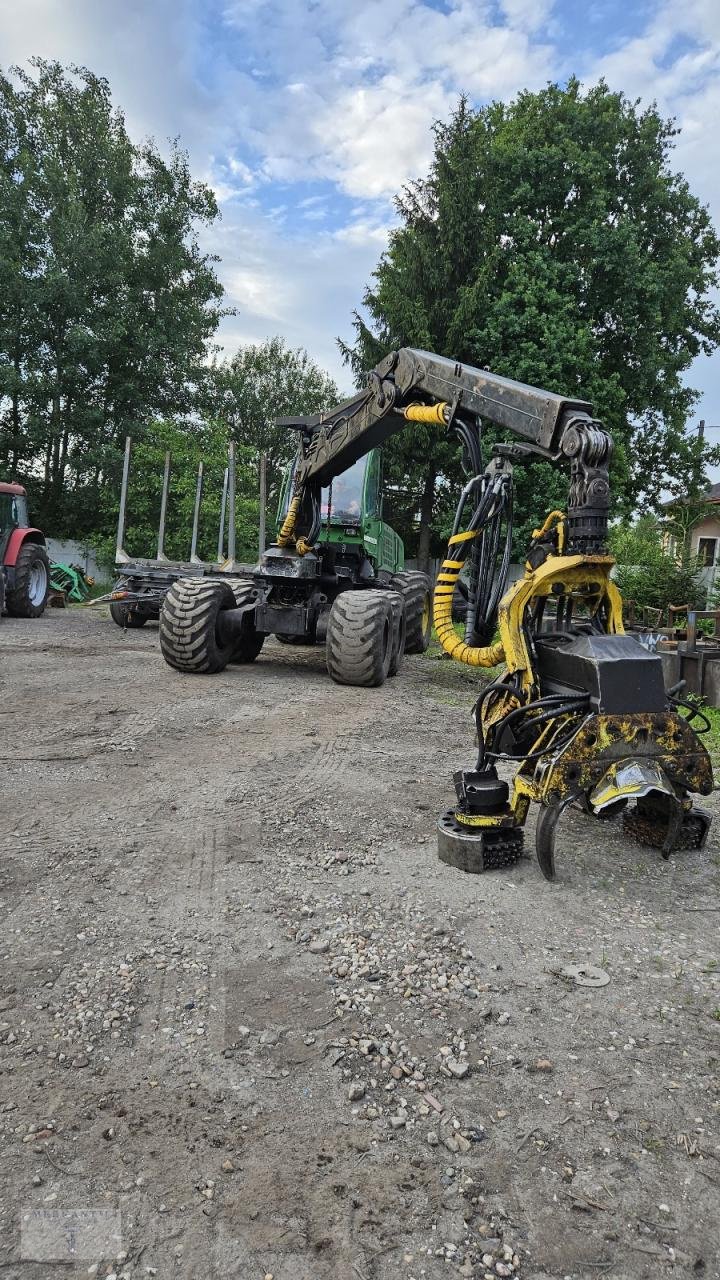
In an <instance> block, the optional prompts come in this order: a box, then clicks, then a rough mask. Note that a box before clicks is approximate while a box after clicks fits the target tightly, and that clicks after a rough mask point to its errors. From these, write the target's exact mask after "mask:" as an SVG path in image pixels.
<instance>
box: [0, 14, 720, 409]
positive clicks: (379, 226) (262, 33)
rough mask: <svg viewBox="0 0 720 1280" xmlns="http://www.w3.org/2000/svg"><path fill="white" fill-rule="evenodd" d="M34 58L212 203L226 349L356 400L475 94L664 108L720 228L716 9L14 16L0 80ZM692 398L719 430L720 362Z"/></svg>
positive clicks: (6, 32)
mask: <svg viewBox="0 0 720 1280" xmlns="http://www.w3.org/2000/svg"><path fill="white" fill-rule="evenodd" d="M33 54H39V55H41V56H43V57H46V58H58V59H60V60H61V61H62V62H66V63H70V62H76V63H82V64H85V65H87V66H89V67H91V68H92V69H93V70H94V71H96V72H97V73H99V74H102V75H105V76H107V78H108V79H109V81H110V83H111V85H112V88H113V93H114V97H115V101H116V103H117V104H118V105H119V106H120V107H121V108H122V109H123V111H124V113H125V116H126V119H127V123H128V127H129V129H130V131H131V133H132V134H133V136H135V137H138V138H139V137H142V136H145V135H148V134H149V135H152V136H154V137H155V138H156V140H157V141H158V142H159V143H160V144H161V145H162V144H163V143H164V141H165V140H166V139H168V138H169V137H174V136H177V137H179V138H180V140H181V142H182V143H183V145H184V146H186V147H187V149H188V151H189V152H190V156H191V160H192V165H193V169H194V172H195V173H196V174H197V176H198V177H202V178H204V179H205V180H206V181H207V182H209V183H210V184H211V185H212V186H213V187H214V189H215V191H216V193H217V196H218V199H219V201H220V205H221V209H222V215H223V216H222V219H221V221H219V222H218V224H217V225H216V226H215V227H214V228H213V229H212V231H211V232H210V233H209V234H208V236H207V237H206V244H207V248H208V249H211V250H212V251H214V252H215V253H217V254H219V255H220V258H221V260H222V261H221V265H220V274H221V277H222V280H223V283H224V285H225V287H226V290H227V292H228V296H229V300H230V302H231V303H232V305H233V306H234V307H236V308H237V315H236V316H234V317H231V318H228V319H227V320H226V321H225V322H224V325H223V330H222V333H221V340H222V343H223V345H224V347H225V348H226V350H228V351H232V350H234V349H235V348H236V347H237V346H238V345H239V344H240V343H243V342H250V341H257V340H260V339H262V338H264V337H266V336H268V335H269V334H274V333H281V334H283V335H284V336H285V337H286V338H287V339H288V341H289V342H290V343H291V344H292V345H302V346H305V347H307V349H308V350H309V351H310V353H311V355H313V356H314V357H315V358H316V359H317V360H318V361H319V362H320V363H321V364H323V365H324V366H325V367H326V368H328V369H329V370H330V371H331V372H332V373H333V374H334V375H335V376H336V378H337V379H338V381H339V382H340V384H341V387H343V386H347V385H348V381H349V379H348V375H347V373H346V371H344V370H343V368H342V365H341V362H340V358H339V355H338V352H337V347H336V345H335V339H336V337H337V336H338V335H341V336H343V337H345V338H348V337H350V336H351V316H352V311H353V309H354V308H355V307H357V306H358V305H359V304H360V301H361V298H362V291H363V287H364V285H365V284H366V282H367V281H368V279H369V276H370V273H371V271H372V269H373V266H374V265H375V263H376V262H377V260H378V257H379V255H380V254H381V252H382V250H383V247H384V245H385V243H386V237H387V231H388V228H389V227H390V226H391V225H392V219H393V211H392V195H393V193H394V192H395V191H397V190H398V188H399V187H400V186H401V185H402V183H403V182H406V181H408V180H409V179H411V178H413V177H416V176H418V175H420V174H422V173H424V172H425V170H426V169H427V165H428V162H429V159H430V154H431V133H430V128H431V125H432V122H433V120H434V119H437V118H438V117H443V116H446V115H447V114H448V113H449V112H450V111H451V110H452V107H453V105H454V103H455V102H456V100H457V96H458V94H459V93H460V92H461V91H465V92H467V93H468V94H469V95H470V97H471V99H472V100H473V101H475V102H477V103H481V102H483V101H487V100H488V99H489V98H494V97H509V96H512V95H513V94H514V93H516V92H517V91H518V90H520V89H522V88H539V87H541V86H542V85H543V84H545V83H546V82H547V81H548V80H564V79H565V78H567V76H568V75H570V74H573V73H574V74H576V75H578V76H579V77H580V78H581V80H583V81H584V82H585V83H586V84H590V83H593V82H594V81H596V80H597V79H598V78H599V77H600V76H601V75H603V76H605V78H606V79H607V80H608V82H609V83H610V85H611V86H612V87H613V88H620V89H623V90H625V92H626V93H628V94H629V95H631V96H633V97H636V96H637V97H640V98H641V99H642V100H643V101H646V102H649V101H651V100H653V99H655V100H657V102H658V104H659V106H660V108H661V110H662V111H663V112H665V113H666V114H670V115H674V116H676V117H677V119H678V123H679V124H680V125H681V127H682V130H683V132H682V134H681V136H680V139H679V141H678V146H677V150H676V153H675V159H676V167H677V168H678V169H681V170H683V171H684V172H685V173H686V174H687V177H688V179H689V181H690V184H691V186H692V188H693V189H694V190H695V191H696V192H697V194H699V195H700V196H701V198H702V199H703V200H705V201H706V202H708V203H709V204H710V206H711V208H712V210H713V213H714V216H715V221H716V223H720V128H719V127H718V126H719V123H720V74H719V72H720V0H682V3H677V0H586V2H585V3H583V0H579V2H578V0H487V2H484V0H306V2H305V3H300V2H299V0H204V2H203V0H123V2H121V0H22V2H21V3H18V0H0V64H2V65H3V66H4V67H7V66H8V65H10V64H11V63H14V62H24V61H25V60H26V59H28V58H29V57H31V56H32V55H33ZM690 380H691V382H692V384H693V385H695V386H696V387H698V388H699V389H700V390H701V391H702V392H703V400H702V402H701V405H700V407H699V410H698V416H704V417H705V418H706V419H707V420H708V421H709V422H713V423H715V422H718V423H720V359H719V358H718V357H713V358H711V359H707V358H704V359H702V360H701V361H698V363H697V364H696V366H695V367H694V368H693V370H692V371H691V374H690Z"/></svg>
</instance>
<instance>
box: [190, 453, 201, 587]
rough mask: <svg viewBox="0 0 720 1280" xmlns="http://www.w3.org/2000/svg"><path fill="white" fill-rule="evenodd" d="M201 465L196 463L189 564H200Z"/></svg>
mask: <svg viewBox="0 0 720 1280" xmlns="http://www.w3.org/2000/svg"><path fill="white" fill-rule="evenodd" d="M202 488H203V464H202V462H199V463H198V473H197V485H196V486H195V511H194V512H193V527H192V541H191V543H190V563H191V564H200V563H201V562H200V561H199V560H198V558H197V540H198V527H199V524H200V503H201V501H202Z"/></svg>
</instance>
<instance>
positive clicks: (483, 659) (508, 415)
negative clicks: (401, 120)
mask: <svg viewBox="0 0 720 1280" xmlns="http://www.w3.org/2000/svg"><path fill="white" fill-rule="evenodd" d="M414 422H415V423H417V422H421V423H437V424H440V425H441V426H443V427H444V428H446V429H447V431H448V432H452V433H454V434H455V435H456V436H457V438H458V440H459V442H460V445H461V446H462V450H463V457H464V460H465V464H466V471H467V476H468V479H467V483H466V484H465V486H464V488H463V491H462V494H461V496H460V500H459V503H458V508H457V513H456V517H455V522H454V527H453V530H452V534H451V536H450V539H449V545H448V551H447V555H446V558H445V560H444V561H443V564H442V567H441V570H440V573H439V574H438V578H437V583H436V585H435V592H434V600H433V622H434V626H435V632H436V635H437V638H438V641H439V642H440V644H441V646H442V647H443V649H444V650H446V652H447V653H448V654H449V655H450V656H451V657H453V658H455V659H456V660H458V661H460V662H464V663H467V664H468V665H469V666H471V667H477V668H492V669H494V670H493V677H492V678H491V679H490V681H489V682H488V681H485V682H484V683H483V684H482V685H481V686H480V688H479V695H478V698H477V701H476V703H475V721H476V727H477V739H478V748H479V749H478V755H477V759H476V761H475V763H474V764H473V766H472V767H471V768H469V769H464V770H460V771H459V772H458V773H456V774H455V776H454V779H453V781H454V785H455V791H456V800H455V803H454V804H453V805H452V807H451V808H450V809H448V811H447V812H446V813H444V814H443V815H442V816H441V817H440V820H439V823H438V844H439V853H440V857H441V858H442V859H443V860H445V861H447V862H450V863H452V864H454V865H456V866H459V867H461V868H463V869H464V870H467V871H478V870H481V869H483V868H485V867H491V866H502V865H507V864H511V863H513V862H515V861H517V859H518V858H519V857H520V855H521V851H522V842H523V825H524V823H525V820H526V817H527V814H528V810H529V807H530V804H531V802H536V803H537V804H538V805H539V806H540V813H539V816H538V821H537V835H536V852H537V857H538V861H539V863H540V867H541V870H542V872H543V874H544V875H545V876H546V877H547V878H548V879H552V878H554V875H555V866H554V844H555V830H556V826H557V823H558V819H559V818H560V816H561V814H562V813H563V811H564V810H565V808H566V807H567V806H568V805H569V804H571V803H577V804H579V805H581V806H582V807H583V808H584V809H585V811H586V812H587V813H588V814H590V815H592V816H594V817H596V818H600V819H602V818H608V817H610V816H612V815H614V814H616V813H619V812H620V811H624V821H625V826H626V830H627V831H628V833H629V834H631V835H632V836H634V837H635V838H637V839H639V840H640V841H642V842H645V843H648V844H651V845H655V846H657V847H658V848H659V849H660V850H661V852H662V855H663V857H665V858H667V857H669V856H670V853H671V852H672V851H674V850H676V849H681V848H688V847H691V848H695V847H701V846H702V845H703V844H704V842H705V839H706V836H707V831H708V827H709V823H710V819H709V816H708V815H707V813H706V812H705V811H703V810H702V809H700V808H697V807H693V802H692V799H691V797H692V794H693V793H700V794H701V795H707V794H709V793H710V791H711V790H712V769H711V764H710V758H709V755H708V753H707V751H706V750H705V747H704V746H703V744H702V742H701V741H700V738H699V737H698V734H697V733H696V730H695V728H694V725H693V723H692V722H693V721H694V720H695V719H696V718H697V717H700V718H702V713H701V712H699V711H698V710H697V708H696V707H695V706H694V705H684V704H682V702H681V701H680V700H679V699H678V698H677V697H676V696H675V695H676V693H677V692H678V691H677V689H675V690H670V691H666V689H665V686H664V681H663V672H662V663H661V659H660V657H659V655H657V654H653V653H650V652H649V651H648V650H647V649H645V648H643V646H642V645H641V644H640V643H639V641H638V640H637V639H636V638H635V637H634V636H633V635H631V634H626V633H625V628H624V625H623V617H622V601H621V598H620V593H619V591H618V588H617V586H616V585H615V583H614V582H613V580H612V577H611V570H612V567H613V563H614V561H613V559H612V557H611V556H610V555H609V554H608V550H607V526H608V511H609V502H610V487H609V477H608V469H609V463H610V457H611V452H612V440H611V437H610V435H609V434H608V432H607V431H606V430H605V429H604V427H603V426H602V424H601V423H600V422H598V421H597V420H596V419H595V418H594V416H593V410H592V406H591V405H590V404H588V403H587V402H585V401H581V400H578V399H573V398H566V397H564V396H560V395H556V394H554V393H553V392H549V391H543V390H540V389H538V388H536V387H531V386H526V385H525V384H523V383H520V382H515V381H513V380H512V379H509V378H504V377H499V376H497V375H495V374H493V373H490V372H488V371H487V370H482V369H475V368H472V367H470V366H468V365H462V364H459V363H457V362H455V361H453V360H449V359H446V358H444V357H442V356H437V355H433V354H432V353H429V352H426V351H415V350H411V349H408V348H403V349H401V350H399V351H396V352H392V353H391V354H390V355H388V356H387V357H386V358H385V359H384V360H383V361H382V362H381V363H380V364H379V365H378V366H377V368H375V369H374V370H373V371H372V373H371V374H370V377H369V381H368V385H367V387H366V388H365V390H364V391H362V392H360V393H359V394H358V395H356V396H354V397H352V398H351V399H349V400H346V401H345V402H344V403H343V404H340V405H338V406H336V407H335V408H332V409H329V410H328V411H327V412H325V413H321V414H316V415H314V416H312V417H307V418H293V419H286V420H285V423H286V425H287V426H288V427H289V428H292V429H296V430H297V431H298V434H299V449H298V454H297V459H296V463H295V466H294V468H293V472H292V477H291V480H290V482H289V487H288V489H287V493H286V506H285V515H284V519H283V521H282V525H281V527H280V530H279V533H278V536H277V540H276V542H275V544H274V545H272V546H271V547H269V548H268V550H267V551H266V552H265V554H264V555H263V556H262V558H261V560H260V563H259V564H258V565H257V567H256V568H255V570H254V572H253V575H252V579H251V581H249V582H248V581H247V580H245V581H238V582H237V583H236V584H231V583H230V582H207V581H205V582H193V581H187V582H185V581H178V582H176V583H175V585H174V586H173V587H172V588H171V590H170V591H169V592H168V595H167V596H166V598H165V601H164V604H163V608H162V613H161V618H160V640H161V647H162V651H163V654H164V657H165V659H166V661H167V662H168V663H170V665H171V666H173V667H175V668H176V669H177V670H179V671H185V672H189V673H198V672H212V671H218V670H221V669H222V667H224V666H225V665H226V664H227V663H228V662H240V663H243V662H251V661H253V660H254V659H255V658H256V657H257V655H258V653H259V652H260V649H261V647H262V644H263V640H264V639H265V636H266V635H267V634H268V633H271V632H274V633H275V634H277V635H280V636H281V637H288V638H289V637H300V638H303V639H307V640H310V639H312V638H314V636H315V634H316V631H317V628H318V624H319V623H320V621H321V620H322V621H323V626H324V628H326V642H325V643H326V654H327V665H328V669H329V672H330V675H331V676H332V677H333V679H334V680H336V681H337V682H339V683H341V684H356V685H367V686H369V685H379V684H382V683H383V681H384V679H385V677H386V676H387V675H388V674H393V673H394V671H396V670H397V667H398V665H399V661H400V658H401V655H402V651H403V648H404V647H405V633H406V628H408V627H409V628H410V629H411V632H412V636H413V638H414V641H415V640H417V647H418V648H422V647H424V644H425V643H426V642H427V640H426V637H427V631H428V624H429V618H428V617H427V614H426V609H427V604H426V601H425V600H424V597H423V595H422V591H421V588H422V586H423V584H422V582H420V581H415V579H414V578H413V581H412V582H411V581H410V580H409V579H408V576H406V575H403V574H402V573H400V574H398V573H397V572H395V573H393V572H392V566H386V565H385V564H384V562H383V559H382V557H381V556H380V555H379V554H377V553H375V554H374V552H373V546H372V536H373V535H371V537H370V539H368V537H367V532H365V534H364V535H362V536H355V533H356V530H355V526H354V523H353V521H352V520H350V519H347V520H346V521H345V522H344V524H343V530H344V532H343V533H342V534H336V535H334V536H329V531H330V529H331V528H332V522H331V520H330V521H329V520H328V509H330V508H331V495H332V487H333V486H336V487H339V486H338V482H339V481H341V480H342V477H343V476H346V475H347V473H348V472H349V470H350V468H352V467H353V466H354V465H355V464H357V463H358V462H359V460H360V459H362V458H365V457H367V456H368V455H369V454H370V451H371V450H376V449H378V448H379V446H381V445H382V443H383V442H384V441H385V440H387V439H388V438H389V437H390V436H392V435H393V434H395V433H396V432H398V431H400V430H401V429H403V428H405V427H406V426H407V425H408V424H410V428H412V424H413V423H414ZM483 423H492V424H494V425H495V426H496V427H499V428H501V429H502V430H503V431H504V432H506V433H509V434H510V435H511V436H515V437H517V439H516V440H515V441H514V442H511V443H507V442H504V443H496V444H494V445H493V446H492V448H491V449H490V451H489V459H488V460H487V462H486V465H483V459H482V453H481V435H482V426H483ZM537 460H545V461H547V462H550V463H555V464H558V465H562V466H567V467H569V470H570V486H569V493H568V501H567V508H566V510H565V511H560V510H557V511H551V512H549V513H548V515H547V518H546V519H545V521H544V522H543V524H542V526H541V527H540V528H539V529H537V530H535V532H534V534H533V537H532V540H531V543H530V546H529V548H528V550H527V555H526V564H525V573H524V576H523V577H521V578H520V579H519V581H517V582H514V583H513V584H512V585H511V586H510V587H509V588H508V587H507V581H508V569H509V563H510V546H511V532H512V506H513V465H514V464H521V465H522V464H525V463H528V462H532V461H537ZM324 492H326V493H327V494H328V495H329V497H328V498H324V497H323V493H324ZM359 514H360V517H361V518H362V510H360V513H359ZM463 570H464V571H465V582H466V590H467V596H468V602H467V616H466V622H465V633H464V636H461V635H459V634H458V631H457V629H456V626H455V625H454V623H453V620H452V606H453V597H454V595H455V593H456V591H457V590H458V587H459V579H460V575H461V572H462V571H463ZM419 606H422V607H421V608H420V609H419ZM408 614H410V616H408ZM418 615H419V620H418ZM421 637H422V638H421ZM681 711H684V712H685V714H681ZM501 761H505V762H515V764H516V765H517V771H516V773H515V776H514V778H513V780H512V782H511V783H508V782H507V781H505V780H504V779H503V778H501V777H499V775H498V771H497V765H498V763H499V762H501Z"/></svg>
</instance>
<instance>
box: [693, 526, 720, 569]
mask: <svg viewBox="0 0 720 1280" xmlns="http://www.w3.org/2000/svg"><path fill="white" fill-rule="evenodd" d="M701 538H717V546H716V548H715V559H716V560H719V559H720V516H710V517H708V518H707V519H705V520H701V521H700V523H699V524H696V525H695V528H694V529H693V531H692V540H691V550H692V553H693V555H697V552H698V546H699V544H700V539H701Z"/></svg>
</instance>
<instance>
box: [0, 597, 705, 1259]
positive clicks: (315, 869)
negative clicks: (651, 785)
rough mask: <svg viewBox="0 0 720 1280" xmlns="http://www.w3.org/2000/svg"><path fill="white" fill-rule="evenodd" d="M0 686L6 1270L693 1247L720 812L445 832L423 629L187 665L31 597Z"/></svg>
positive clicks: (465, 689)
mask: <svg viewBox="0 0 720 1280" xmlns="http://www.w3.org/2000/svg"><path fill="white" fill-rule="evenodd" d="M0 687H1V689H2V708H3V720H4V735H3V738H4V743H5V757H6V767H5V769H4V771H3V775H2V782H1V783H0V786H1V792H0V814H2V818H3V821H2V823H0V827H1V828H2V838H1V840H0V843H1V845H2V853H3V857H2V862H1V863H0V906H1V907H2V916H3V920H4V931H3V937H2V986H1V991H0V1072H1V1088H0V1156H1V1159H0V1191H1V1195H0V1240H1V1243H0V1270H1V1273H2V1275H3V1276H9V1277H18V1278H22V1280H25V1278H28V1280H35V1278H36V1277H37V1278H39V1277H43V1278H44V1277H48V1276H50V1277H52V1276H55V1275H59V1274H68V1275H73V1276H74V1275H91V1276H92V1275H96V1276H99V1277H105V1276H114V1277H116V1280H128V1278H132V1280H137V1278H138V1277H144V1276H153V1275H155V1276H159V1277H173V1278H174V1277H188V1280H189V1278H192V1280H204V1278H205V1277H213V1278H216V1280H224V1278H225V1277H242V1280H245V1278H247V1280H255V1278H257V1280H267V1277H273V1280H325V1278H327V1280H331V1278H332V1280H396V1278H399V1280H412V1278H414V1280H421V1278H427V1280H431V1278H432V1280H434V1278H435V1277H448V1278H449V1280H452V1277H455V1276H468V1277H482V1278H485V1277H497V1276H509V1275H518V1276H520V1277H521V1280H530V1278H531V1277H533V1278H536V1280H541V1278H543V1277H564V1276H568V1277H573V1278H574V1277H594V1276H603V1277H605V1276H608V1277H648V1278H651V1277H652V1278H653V1280H654V1278H655V1277H662V1276H665V1275H671V1274H672V1275H675V1276H677V1275H694V1276H701V1277H705V1278H709V1277H716V1276H718V1275H720V1268H719V1264H718V1256H719V1254H720V1247H719V1246H720V1226H719V1221H720V1194H719V1187H720V1163H719V1157H720V1141H719V1139H718V1130H717V1112H718V1078H717V1065H718V1056H719V1054H718V1039H719V1033H720V1022H719V1021H718V1018H720V1010H719V1009H718V1006H719V1005H720V995H719V994H718V989H717V983H718V976H717V975H718V945H717V925H718V912H719V911H720V894H719V892H718V890H719V888H720V856H719V854H718V848H719V845H718V836H720V825H718V834H717V835H714V836H713V835H712V834H711V839H710V842H709V845H708V848H707V849H706V850H705V851H703V852H702V853H697V852H693V853H685V854H681V855H679V856H677V857H676V858H674V859H673V860H672V861H671V862H670V863H669V864H665V863H663V862H662V861H661V859H660V856H659V854H658V853H657V852H655V851H653V850H649V849H645V848H641V847H639V846H637V845H635V844H632V843H629V842H628V841H626V840H625V839H624V838H623V835H622V831H621V829H620V828H619V827H618V826H616V825H614V824H611V823H608V824H602V825H601V824H599V823H597V822H596V823H593V822H591V821H590V820H589V819H587V818H585V817H583V816H582V815H580V814H575V813H571V814H569V815H568V816H567V817H566V818H565V819H564V820H563V824H562V826H561V828H560V832H559V836H558V861H559V863H560V865H561V866H562V868H563V871H564V877H563V880H562V882H561V883H559V884H557V885H548V884H546V883H545V881H544V880H543V879H542V878H541V876H540V872H539V869H538V867H537V864H536V863H535V861H534V858H533V859H531V858H527V859H524V860H523V861H522V862H521V863H520V864H519V865H518V866H517V867H516V868H513V869H511V870H506V871H503V872H489V873H486V874H485V875H483V876H477V877H468V876H463V875H462V873H460V872H457V871H454V870H452V869H451V868H449V867H446V866H444V865H443V864H441V863H440V862H439V861H438V859H437V856H436V852H435V821H436V816H437V813H438V812H439V811H440V810H441V809H443V808H445V807H446V806H447V805H448V804H449V803H450V798H451V773H452V770H453V769H454V768H457V767H459V766H461V765H462V764H464V763H466V762H468V761H469V760H470V758H471V755H472V745H471V721H470V716H469V711H470V706H471V703H472V700H473V690H474V688H475V687H476V686H475V683H474V677H473V676H472V673H470V672H468V671H465V670H463V669H460V668H456V667H453V666H452V665H451V664H449V663H448V662H446V661H441V660H437V659H431V658H427V657H424V658H413V659H409V660H406V663H405V666H404V668H403V671H402V673H401V674H400V676H398V677H397V679H394V680H391V681H388V683H387V684H386V685H385V686H384V688H382V689H378V690H368V691H366V690H360V689H349V688H340V687H337V686H335V685H333V684H332V683H331V682H330V680H329V679H328V677H327V676H326V674H325V671H324V660H323V654H322V652H321V651H320V650H301V649H293V648H290V647H286V646H281V645H279V644H278V643H277V642H276V641H272V642H270V643H268V644H267V645H266V647H265V649H264V650H263V653H262V654H261V656H260V658H259V659H258V661H257V663H256V664H255V666H254V667H253V668H241V667H233V668H230V669H228V670H227V671H226V672H225V673H223V674H222V675H220V676H216V677H210V678H183V677H182V676H180V675H178V674H177V673H175V672H173V671H171V670H170V669H169V668H168V667H166V666H165V664H164V663H163V662H162V660H161V658H160V655H159V652H158V647H157V631H156V629H154V628H153V627H147V628H145V629H144V630H142V631H135V632H132V631H128V632H126V633H123V632H121V631H120V630H118V629H117V628H115V627H114V626H113V625H112V623H111V622H110V621H109V619H108V617H107V616H106V615H105V614H104V611H103V610H102V609H100V610H94V611H79V610H70V611H66V612H60V611H54V610H53V611H49V612H48V613H47V614H46V616H45V617H44V618H43V619H41V620H39V621H37V622H25V621H19V620H12V619H4V620H3V621H2V624H0ZM528 845H529V846H530V847H532V832H531V830H529V831H528ZM578 963H579V964H587V963H590V964H593V965H596V966H599V967H600V968H601V969H602V970H604V971H605V973H606V974H607V976H608V978H609V981H608V982H607V983H606V985H604V986H600V987H585V986H579V985H576V984H575V983H574V982H573V981H572V980H571V979H568V978H567V977H563V976H561V975H560V973H559V970H560V969H561V968H562V966H564V965H566V964H578Z"/></svg>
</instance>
